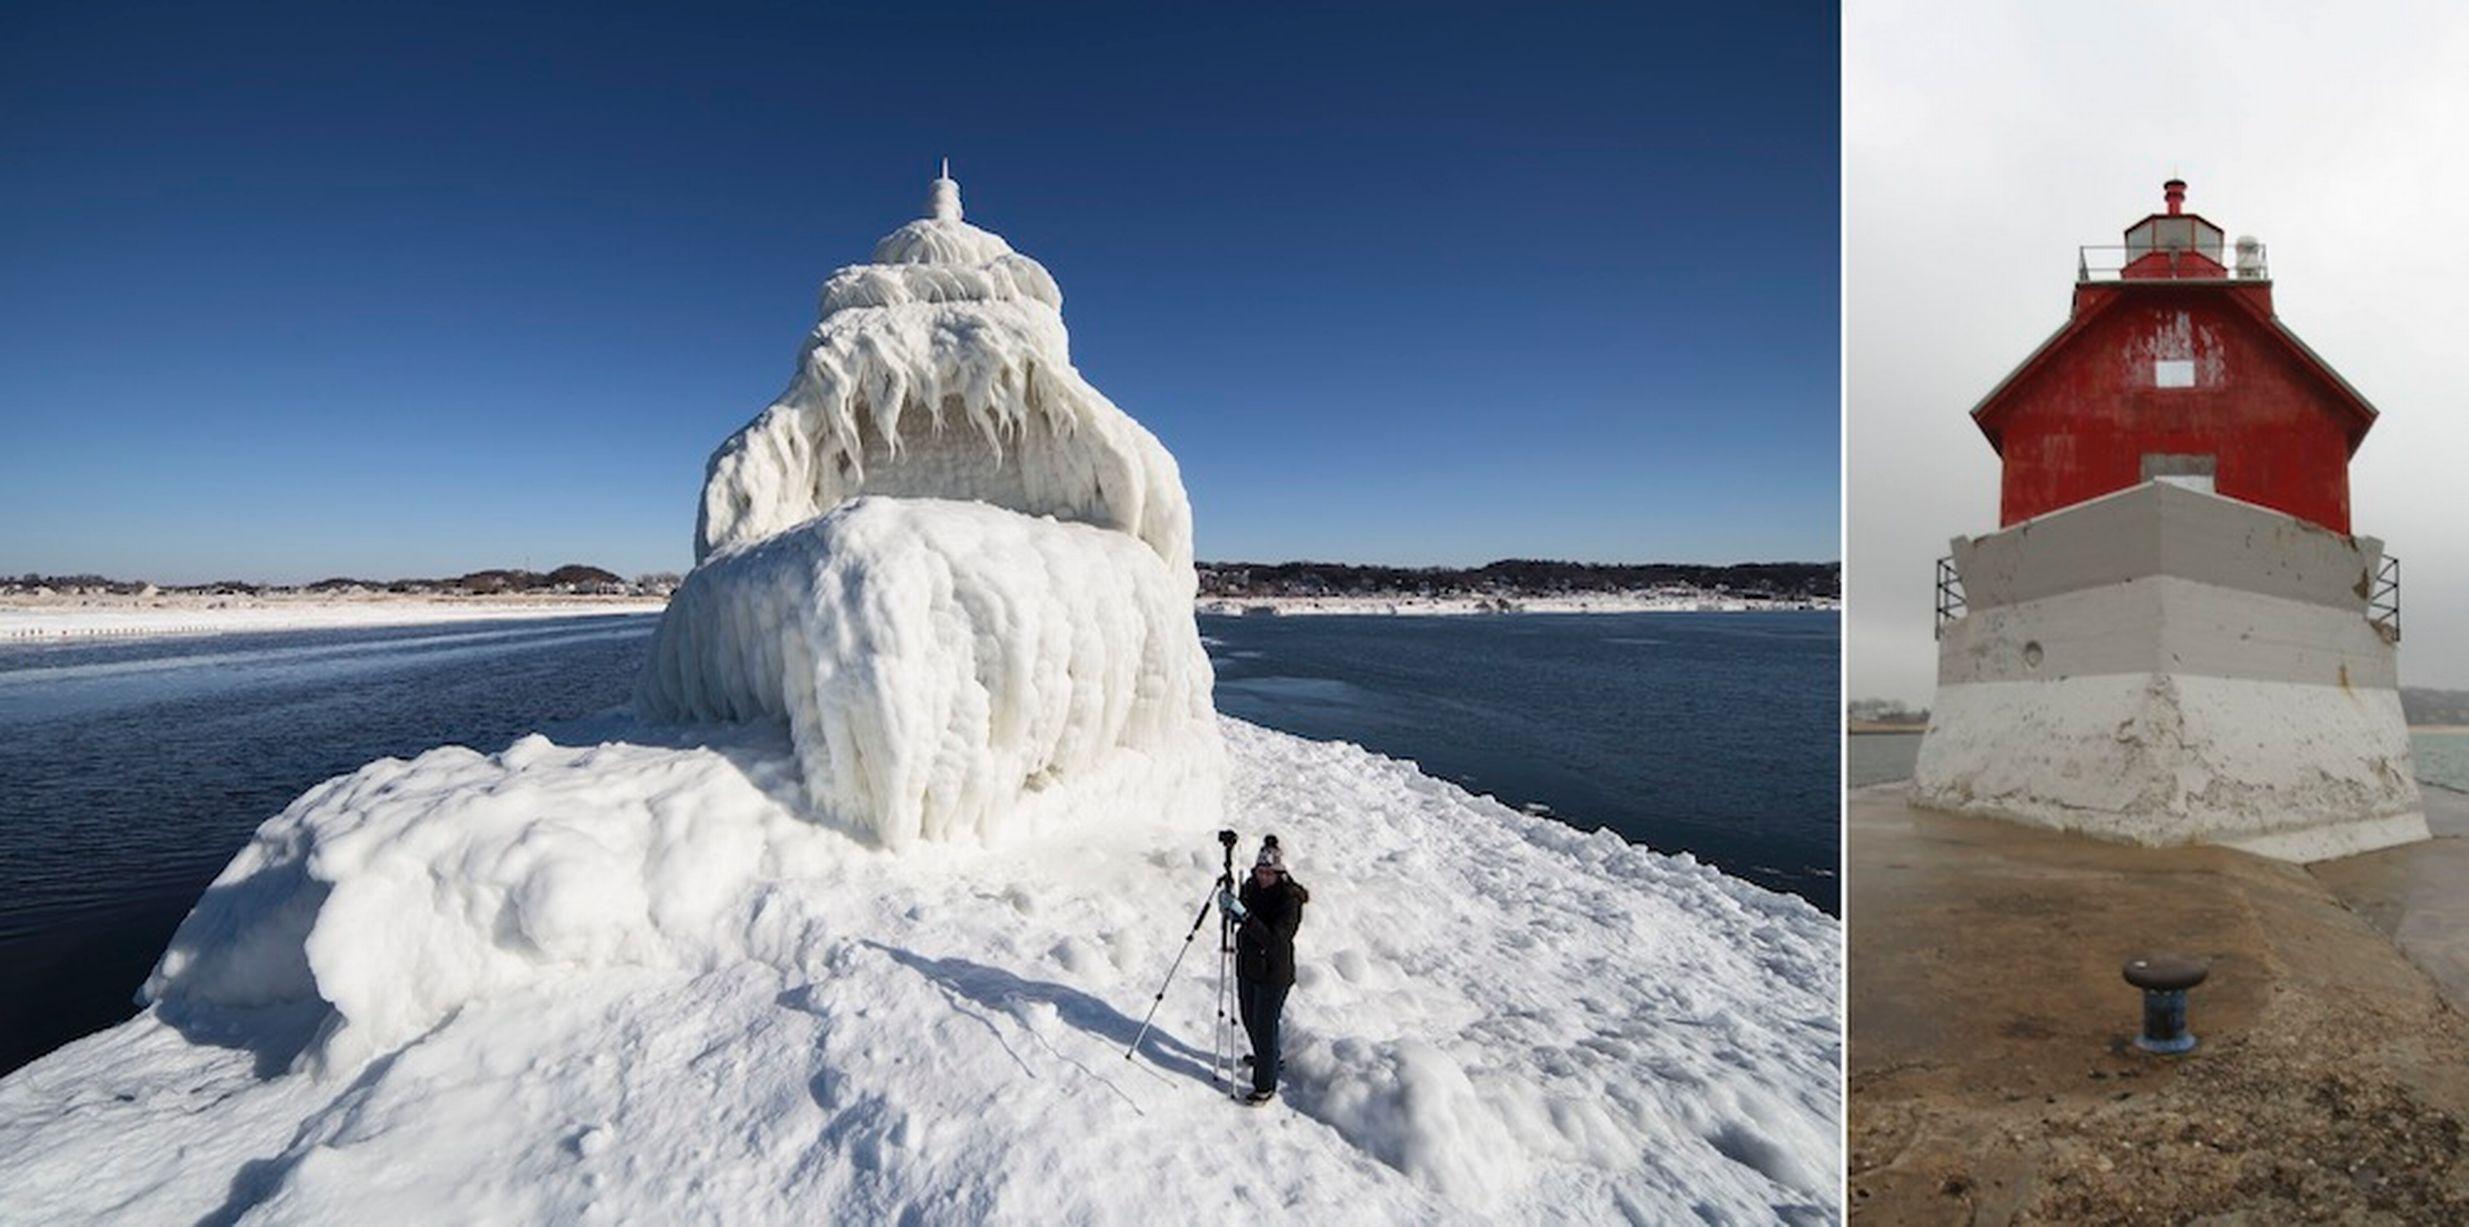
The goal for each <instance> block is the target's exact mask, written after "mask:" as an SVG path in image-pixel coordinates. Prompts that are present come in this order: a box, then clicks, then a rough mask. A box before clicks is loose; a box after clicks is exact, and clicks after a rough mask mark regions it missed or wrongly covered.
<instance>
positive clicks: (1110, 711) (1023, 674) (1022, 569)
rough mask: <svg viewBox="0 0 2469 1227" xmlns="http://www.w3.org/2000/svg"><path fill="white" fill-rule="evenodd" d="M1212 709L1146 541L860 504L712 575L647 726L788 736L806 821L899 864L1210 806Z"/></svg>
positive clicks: (680, 602)
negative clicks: (1042, 828) (1143, 811)
mask: <svg viewBox="0 0 2469 1227" xmlns="http://www.w3.org/2000/svg"><path fill="white" fill-rule="evenodd" d="M1185 576H1188V571H1186V572H1185ZM1210 688H1211V671H1210V668H1209V658H1208V653H1207V652H1206V651H1205V650H1204V649H1203V648H1202V647H1201V645H1200V637H1199V634H1198V633H1197V631H1196V630H1195V628H1194V625H1193V622H1192V604H1191V593H1190V590H1189V589H1188V588H1187V587H1186V586H1185V584H1184V578H1183V577H1178V576H1177V575H1176V573H1175V572H1173V571H1172V570H1171V569H1170V568H1169V567H1168V566H1167V564H1166V563H1165V562H1163V561H1162V560H1160V559H1159V558H1158V556H1157V555H1155V554H1153V553H1151V552H1150V551H1149V550H1148V549H1147V548H1145V547H1144V546H1142V545H1141V543H1139V542H1138V541H1135V540H1133V539H1132V538H1130V537H1127V536H1124V535H1123V534H1121V533H1113V532H1107V531H1105V530H1103V529H1099V528H1094V527H1091V526H1089V525H1086V524H1065V523H1058V522H1057V521H1055V520H1052V519H1046V518H1042V517H1041V518H1034V519H1033V518H1030V517H1028V516H1024V515H1020V514H1018V513H1016V512H1011V511H1006V510H1003V509H1001V508H997V507H990V506H987V505H985V504H982V503H960V502H951V501H947V500H942V499H911V498H900V499H887V498H877V497H866V498H861V499H858V500H856V501H854V502H849V503H843V504H841V505H840V506H839V507H838V508H835V509H834V510H833V511H832V512H831V513H830V514H828V515H825V516H823V517H821V518H820V519H817V520H815V521H813V522H812V523H809V524H806V525H803V526H801V527H798V528H795V529H792V530H790V531H787V532H784V533H780V534H777V535H775V536H772V537H770V538H768V539H766V540H763V541H761V542H758V543H756V544H753V545H750V546H741V547H737V548H733V549H729V550H724V551H722V552H720V553H718V554H714V555H712V556H711V557H709V558H706V559H704V560H703V563H702V565H701V566H698V567H696V568H695V570H694V572H693V573H692V574H691V575H689V576H687V577H686V582H685V584H684V585H683V586H682V587H681V588H680V589H679V590H678V592H677V594H676V595H675V597H674V598H673V599H672V600H671V602H670V605H669V611H668V613H667V615H666V617H665V619H664V621H663V624H662V627H661V633H660V636H659V638H658V639H657V640H656V641H655V642H654V644H653V646H652V657H651V660H650V662H649V664H648V666H647V667H646V668H645V670H644V673H643V678H642V683H641V685H640V686H639V687H638V691H637V695H636V707H637V709H638V710H640V711H642V712H643V713H644V714H646V715H648V716H651V717H654V718H657V719H665V720H672V721H687V722H703V721H723V720H748V719H757V718H766V717H768V718H782V717H785V718H786V719H787V720H788V722H789V729H790V732H791V734H792V736H793V737H794V738H795V741H796V745H797V751H798V759H799V761H800V763H801V764H802V766H803V768H804V780H805V787H806V792H807V796H808V798H809V800H810V801H811V803H812V812H813V813H814V815H815V816H817V817H819V818H822V819H823V820H825V821H830V822H836V823H838V824H839V825H841V826H843V827H844V828H846V829H849V830H852V831H857V832H861V833H863V834H866V835H868V836H870V837H871V838H873V839H874V840H876V841H878V842H880V843H881V844H883V845H884V846H886V847H890V848H895V849H897V848H902V847H906V846H908V845H909V844H910V843H912V842H914V841H916V840H918V839H920V838H924V839H965V838H984V837H986V836H988V835H991V834H993V833H995V832H996V830H997V829H998V828H999V827H1001V826H1003V825H1005V824H1010V823H1030V824H1033V825H1034V824H1036V823H1038V822H1040V821H1041V820H1042V818H1043V817H1045V816H1057V817H1060V816H1065V815H1069V814H1074V813H1077V814H1087V813H1090V812H1093V811H1097V810H1101V809H1103V808H1105V804H1115V803H1124V804H1134V805H1139V804H1147V805H1152V806H1162V805H1169V804H1172V801H1171V798H1172V797H1173V796H1175V795H1177V794H1181V793H1183V792H1185V791H1187V790H1188V791H1190V792H1191V794H1192V795H1193V796H1195V797H1203V798H1205V797H1208V796H1213V795H1215V792H1216V789H1217V787H1218V782H1219V779H1220V776H1221V774H1222V771H1223V754H1222V752H1221V751H1220V749H1219V746H1218V742H1217V723H1216V719H1215V711H1214V710H1213V708H1212V707H1211V700H1210ZM1143 780H1146V781H1149V782H1150V785H1153V786H1154V787H1155V788H1157V789H1160V790H1162V791H1159V792H1157V793H1155V794H1154V795H1151V794H1148V793H1144V791H1143V788H1144V787H1146V786H1144V785H1141V784H1140V783H1139V781H1143ZM1124 783H1130V784H1131V785H1132V786H1131V787H1129V788H1128V789H1126V788H1122V787H1118V785H1119V784H1124ZM1100 795H1102V796H1106V797H1108V798H1110V800H1109V801H1108V802H1106V803H1103V804H1101V803H1099V802H1098V801H1097V800H1096V797H1097V796H1100Z"/></svg>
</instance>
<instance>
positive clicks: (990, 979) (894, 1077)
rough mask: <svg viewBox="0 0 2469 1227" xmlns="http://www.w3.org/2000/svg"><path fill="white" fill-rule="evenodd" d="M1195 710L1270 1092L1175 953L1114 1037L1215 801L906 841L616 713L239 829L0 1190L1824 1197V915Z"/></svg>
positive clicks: (1678, 1199)
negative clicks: (1237, 1070) (989, 841)
mask: <svg viewBox="0 0 2469 1227" xmlns="http://www.w3.org/2000/svg"><path fill="white" fill-rule="evenodd" d="M1222 736H1223V738H1224V740H1225V742H1226V744H1227V745H1228V746H1229V748H1230V750H1231V760H1232V763H1233V766H1234V770H1233V774H1232V777H1231V780H1230V783H1229V791H1228V793H1227V796H1226V805H1227V809H1226V811H1225V815H1226V820H1227V821H1229V822H1231V823H1232V824H1233V825H1235V826H1236V827H1238V828H1239V829H1241V830H1242V831H1243V832H1244V833H1245V834H1246V835H1247V837H1252V838H1256V837H1257V836H1258V835H1259V834H1261V833H1264V832H1269V831H1274V832H1276V833H1278V834H1280V835H1281V836H1282V837H1283V842H1284V843H1285V845H1286V847H1287V849H1288V852H1289V855H1290V857H1291V858H1292V861H1293V864H1294V869H1295V872H1296V874H1297V876H1298V877H1299V878H1300V879H1301V880H1303V881H1304V882H1306V883H1307V884H1308V885H1310V887H1311V888H1312V892H1313V902H1312V904H1311V906H1310V908H1309V909H1308V910H1307V912H1306V918H1305V922H1304V926H1303V931H1302V934H1301V936H1300V939H1299V942H1298V954H1299V964H1300V969H1301V976H1300V981H1299V983H1298V984H1297V986H1296V988H1295V990H1294V994H1293V997H1292V998H1291V1000H1290V1002H1289V1005H1288V1007H1287V1014H1286V1020H1287V1026H1288V1032H1289V1038H1288V1049H1287V1050H1288V1067H1287V1071H1286V1078H1285V1084H1284V1088H1283V1089H1284V1101H1283V1103H1282V1104H1280V1105H1274V1106H1271V1107H1269V1108H1266V1109H1258V1110H1254V1109H1245V1108H1242V1107H1239V1106H1237V1105H1234V1104H1232V1103H1230V1102H1229V1101H1228V1100H1227V1099H1226V1098H1225V1097H1224V1096H1223V1095H1222V1094H1221V1093H1220V1092H1219V1091H1217V1090H1216V1089H1215V1088H1214V1086H1213V1084H1212V1080H1211V1066H1212V1064H1213V1056H1212V1043H1213V1041H1212V1033H1213V1030H1214V1026H1215V1015H1214V1001H1213V992H1214V989H1215V984H1214V971H1215V969H1214V968H1213V967H1212V966H1210V964H1211V963H1212V962H1213V960H1211V959H1210V958H1208V955H1207V951H1206V950H1205V946H1206V945H1207V943H1206V941H1205V940H1204V941H1203V942H1202V943H1201V946H1202V947H1203V949H1202V951H1201V953H1199V954H1196V955H1194V956H1193V957H1192V958H1191V959H1190V960H1188V961H1187V962H1186V964H1185V966H1184V968H1183V971H1182V975H1181V978H1179V979H1178V980H1176V981H1175V982H1174V984H1173V985H1172V987H1171V989H1170V990H1169V991H1168V992H1167V994H1166V996H1165V999H1164V1002H1163V1004H1162V1006H1161V1007H1160V1009H1159V1012H1158V1015H1157V1026H1156V1029H1155V1030H1154V1031H1152V1032H1151V1033H1150V1036H1149V1038H1148V1039H1147V1040H1146V1041H1145V1042H1144V1043H1143V1045H1142V1048H1141V1051H1140V1054H1139V1058H1138V1059H1137V1060H1136V1061H1126V1060H1125V1059H1124V1052H1125V1050H1126V1047H1127V1045H1129V1044H1130V1043H1131V1041H1132V1037H1133V1034H1134V1032H1135V1031H1136V1030H1137V1029H1138V1027H1139V1020H1140V1017H1141V1015H1142V1013H1143V1012H1144V1011H1145V1010H1146V1009H1147V1008H1148V1007H1149V1005H1150V1001H1151V996H1152V994H1153V993H1154V992H1155V991H1156V989H1157V986H1158V983H1159V980H1160V978H1161V977H1162V976H1163V975H1164V974H1165V970H1166V968H1167V966H1168V964H1169V963H1170V962H1171V961H1172V960H1173V958H1174V957H1175V954H1176V952H1177V950H1178V949H1179V948H1180V947H1181V945H1182V941H1183V937H1184V933H1185V931H1186V928H1187V926H1188V924H1189V918H1190V916H1191V914H1192V911H1193V909H1194V908H1195V907H1196V906H1197V905H1198V903H1199V902H1200V900H1201V898H1202V897H1203V896H1204V895H1205V893H1206V891H1207V889H1208V886H1209V883H1210V880H1211V879H1212V877H1213V876H1214V875H1215V873H1216V870H1217V857H1218V850H1217V847H1216V844H1215V841H1214V840H1213V839H1212V838H1211V833H1212V829H1213V827H1214V825H1215V823H1216V821H1217V819H1218V811H1217V810H1215V809H1214V808H1213V807H1212V803H1211V802H1209V801H1198V802H1194V803H1192V804H1190V805H1188V806H1185V807H1182V808H1172V809H1164V810H1158V811H1151V812H1125V813H1118V814H1116V815H1114V816H1112V817H1111V818H1110V819H1109V824H1108V825H1107V826H1106V827H1105V828H1104V830H1103V833H1102V837H1098V838H1083V837H1081V835H1082V831H1083V828H1081V827H1078V826H1075V827H1074V828H1073V830H1072V837H1070V838H1047V839H1037V840H1021V841H1013V842H1011V843H1010V844H1009V845H1008V846H987V845H983V844H975V843H953V844H934V845H927V846H924V847H922V848H920V849H916V850H913V851H912V852H910V853H908V854H902V855H894V854H892V853H889V852H887V851H884V850H882V849H880V848H878V847H876V846H875V845H873V844H872V843H871V842H869V841H866V840H863V839H860V838H855V837H852V836H851V835H849V834H847V833H844V832H842V831H839V830H836V829H834V828H832V827H828V826H823V825H818V824H815V823H813V822H810V821H807V820H806V819H805V818H804V816H803V815H802V814H801V813H800V812H799V810H798V806H797V792H798V788H799V784H798V781H799V778H800V775H801V770H800V767H799V764H798V762H797V751H796V749H795V748H794V746H793V744H792V743H791V741H790V739H789V738H788V737H787V736H786V734H785V731H784V730H783V729H782V728H780V727H779V726H778V725H777V724H772V723H761V722H758V723H752V724H746V725H739V726H730V727H723V728H716V729H703V730H687V731H682V732H680V731H674V730H664V729H659V728H652V727H644V726H637V725H632V724H627V723H623V722H617V721H610V722H604V723H603V724H601V725H599V726H597V727H591V728H584V729H577V730H571V731H568V732H566V733H562V734H560V738H561V741H559V742H553V741H551V740H549V739H547V738H544V737H537V736H535V737H527V738H525V739H523V740H521V741H519V742H517V743H515V744H514V745H513V746H511V747H510V748H508V749H507V750H505V751H503V752H502V753H499V754H495V755H482V754H477V753H474V752H472V751H469V750H464V749H454V748H449V749H440V750H434V751H431V752H429V753H427V754H423V755H421V756H420V757H418V758H416V759H413V760H410V761H396V760H386V761H382V762H378V763H374V764H371V765H369V766H368V767H365V768H363V769H361V770H360V771H358V772H356V773H354V774H352V775H349V776H345V777H341V778H339V779H336V780H333V781H330V782H328V783H327V784H324V785H321V786H320V787H319V788H317V789H315V790H313V791H312V792H310V793H309V794H307V795H306V796H304V797H302V798H301V799H300V800H299V801H298V802H296V803H295V804H294V805H292V806H291V808H289V809H288V810H286V811H285V812H284V813H283V814H282V815H280V816H279V817H276V818H274V819H272V820H270V821H269V822H268V823H267V824H266V825H265V826H264V828H262V829H261V830H260V831H259V833H258V836H257V838H256V840H255V842H254V843H252V845H251V846H250V847H249V848H248V849H247V850H246V851H244V852H243V853H242V854H241V856H240V857H239V858H238V859H236V860H235V861H234V862H233V864H232V865H231V867H230V868H229V869H228V870H227V871H226V872H225V873H224V874H223V876H222V877H221V878H220V879H219V880H218V881H217V882H216V883H215V885H214V886H213V888H212V889H210V890H209V891H208V892H207V894H206V896H205V897H204V898H203V899H201V900H200V901H199V904H198V907H197V910H196V911H195V913H194V914H193V915H192V916H191V917H190V918H189V920H188V922H187V923H186V924H184V925H183V926H182V928H181V931H180V933H179V935H178V937H177V938H176V939H175V940H174V942H173V945H172V948H171V950H170V951H169V952H167V953H166V955H165V956H164V959H163V961H162V964H161V966H160V968H159V969H158V970H157V972H156V974H155V976H154V977H153V979H152V980H151V981H150V982H149V984H148V988H147V993H148V998H149V1000H150V1002H151V1004H150V1006H149V1008H148V1009H147V1010H146V1012H145V1013H144V1014H142V1015H140V1016H139V1017H138V1018H137V1019H135V1020H133V1021H131V1022H129V1023H127V1024H124V1025H122V1026H120V1027H118V1028H115V1029H113V1030H111V1031H107V1032H104V1033H101V1034H99V1035H96V1036H93V1037H90V1038H88V1039H85V1040H82V1041H79V1042H78V1043H75V1044H72V1045H70V1046H68V1047H66V1048H63V1049H62V1050H60V1051H59V1052H56V1053H54V1054H52V1055H51V1056H49V1057H46V1058H44V1059H43V1060H41V1061H38V1062H36V1063H34V1064H33V1065H30V1066H28V1067H26V1068H25V1069H23V1070H20V1071H18V1072H17V1073H16V1074H14V1075H12V1076H11V1077H9V1078H8V1079H7V1080H6V1081H4V1082H0V1188H6V1189H8V1190H9V1191H10V1192H9V1204H10V1211H9V1217H10V1219H11V1220H12V1221H13V1222H25V1223H53V1222H84V1221H92V1220H96V1219H111V1220H113V1221H122V1222H182V1223H187V1222H195V1221H201V1220H202V1221H212V1222H249V1223H313V1222H336V1221H378V1222H393V1221H424V1222H428V1221H444V1222H469V1221H494V1222H585V1221H599V1220H622V1221H635V1222H676V1221H728V1222H745V1223H769V1222H780V1223H790V1222H817V1221H823V1222H917V1223H940V1222H952V1223H961V1222H966V1223H985V1222H1041V1223H1042V1222H1053V1221H1069V1222H1087V1223H1101V1224H1107V1223H1122V1224H1135V1223H1137V1224H1146V1223H1151V1222H1155V1221H1157V1218H1158V1217H1159V1215H1160V1214H1161V1213H1165V1214H1169V1215H1170V1216H1171V1217H1174V1218H1177V1219H1185V1220H1190V1221H1253V1220H1256V1219H1259V1218H1261V1217H1263V1216H1264V1215H1266V1216H1268V1217H1271V1218H1279V1219H1290V1220H1294V1221H1312V1222H1349V1223H1386V1222H1396V1223H1406V1222H1415V1223H1421V1222H1435V1221H1441V1222H1477V1221H1485V1222H1490V1221H1524V1222H1553V1223H1589V1222H1602V1223H1611V1222H1681V1221H1692V1222H1694V1221H1704V1222H1736V1223H1755V1222H1774V1221H1784V1222H1793V1223H1803V1222H1811V1223H1813V1222H1822V1221H1832V1220H1834V1219H1837V1218H1839V1216H1840V1213H1841V1210H1840V1206H1839V1204H1838V1203H1837V1200H1836V1199H1837V1193H1836V1191H1835V1190H1836V1178H1837V1177H1836V1173H1838V1172H1839V1171H1840V1170H1841V1158H1842V1156H1841V1151H1840V1143H1839V1140H1838V1138H1839V1129H1840V1109H1839V1096H1840V1093H1841V1075H1840V1072H1839V1068H1840V1065H1839V1063H1840V1058H1841V1053H1842V1035H1841V1029H1840V1024H1839V1021H1838V1018H1837V1015H1836V1006H1835V1002H1836V999H1837V992H1838V990H1839V988H1840V973H1839V970H1838V966H1839V965H1838V957H1839V952H1840V949H1841V930H1840V928H1839V926H1838V925H1837V924H1836V923H1835V922H1834V921H1832V920H1830V919H1828V918H1827V917H1825V916H1823V915H1822V914H1820V913H1818V912H1817V911H1815V910H1814V909H1812V908H1810V907H1808V906H1807V905H1806V904H1804V903H1802V902H1801V901H1799V900H1796V899H1792V898H1789V897H1786V896H1780V895H1774V894H1769V893H1767V892H1764V891H1761V890H1759V889H1757V888H1755V887H1752V886H1749V885H1747V884H1745V883H1741V882H1738V881H1736V880H1733V879H1729V878H1726V877H1723V876H1722V875H1720V874H1718V873H1716V872H1714V871H1713V870H1712V869H1710V868H1707V867H1705V866H1701V865H1698V864H1696V863H1695V862H1693V861H1692V860H1690V859H1689V858H1687V857H1685V856H1682V857H1666V856H1660V855H1656V854H1654V853H1651V852H1648V851H1646V850H1644V849H1641V848H1636V847H1632V846H1630V845H1627V844H1625V843H1624V842H1622V841H1621V840H1619V839H1617V838H1614V837H1611V836H1608V835H1602V834H1597V835H1591V836H1590V835H1585V834H1581V833H1578V832H1576V831H1574V830H1571V829H1569V828H1567V827H1564V826H1561V825H1559V824H1556V823H1553V822H1550V821H1548V820H1544V819H1538V818H1533V817H1529V816H1527V815H1523V814H1519V813H1516V812H1514V811H1511V810H1508V809H1506V808H1505V807H1502V806H1500V805H1497V804H1495V803H1493V802H1490V801H1488V800H1485V799H1480V798H1476V797H1472V796H1469V795H1467V794H1466V793H1464V792H1462V791H1459V790H1458V789H1456V788H1454V787H1452V786H1450V785H1447V784H1445V783H1442V782H1440V781H1437V780H1433V779H1431V778H1429V777H1426V776H1423V775H1421V774H1419V773H1417V772H1416V771H1415V770H1414V769H1413V767H1412V766H1411V765H1410V764H1404V763H1398V762H1394V761H1391V760H1387V759H1383V758H1379V757H1377V756H1374V755H1370V754H1367V753H1365V752H1363V751H1361V750H1359V749H1357V748H1355V747H1352V746H1347V745H1342V744H1329V743H1317V742H1308V741H1303V740H1301V739H1297V738H1292V737H1287V736H1284V735H1281V734H1276V733H1271V732H1268V731H1266V730H1262V729H1258V728H1254V727H1252V726H1248V725H1243V724H1240V723H1237V722H1233V721H1227V722H1225V723H1224V725H1223V729H1222ZM561 742H562V744H561ZM1249 850H1250V847H1249V843H1248V842H1247V845H1246V847H1245V848H1244V851H1245V852H1248V851H1249ZM173 1155H177V1156H179V1158H178V1161H177V1162H171V1161H167V1160H166V1158H165V1157H166V1156H173ZM1165 1207H1171V1210H1165V1209H1162V1208H1165Z"/></svg>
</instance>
